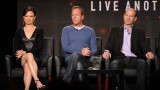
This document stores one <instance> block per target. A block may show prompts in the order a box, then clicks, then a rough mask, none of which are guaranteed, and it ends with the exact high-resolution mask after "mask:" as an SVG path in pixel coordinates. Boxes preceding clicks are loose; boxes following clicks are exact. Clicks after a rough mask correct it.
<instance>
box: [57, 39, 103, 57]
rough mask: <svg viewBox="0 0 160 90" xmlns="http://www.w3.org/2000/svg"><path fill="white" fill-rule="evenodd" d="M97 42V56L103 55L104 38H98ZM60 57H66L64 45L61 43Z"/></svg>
mask: <svg viewBox="0 0 160 90" xmlns="http://www.w3.org/2000/svg"><path fill="white" fill-rule="evenodd" d="M96 40H97V55H101V54H102V37H96ZM60 55H64V51H63V48H62V44H61V42H60Z"/></svg>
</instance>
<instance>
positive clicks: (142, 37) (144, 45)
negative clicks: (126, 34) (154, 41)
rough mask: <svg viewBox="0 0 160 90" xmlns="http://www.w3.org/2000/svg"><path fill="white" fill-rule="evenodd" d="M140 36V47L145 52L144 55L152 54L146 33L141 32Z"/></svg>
mask: <svg viewBox="0 0 160 90" xmlns="http://www.w3.org/2000/svg"><path fill="white" fill-rule="evenodd" d="M138 36H139V40H140V42H141V43H140V44H141V45H140V46H141V48H142V50H143V52H144V54H146V53H147V52H151V48H150V45H149V44H148V43H147V39H146V36H145V32H144V31H143V30H141V32H140V35H138ZM149 43H150V42H149Z"/></svg>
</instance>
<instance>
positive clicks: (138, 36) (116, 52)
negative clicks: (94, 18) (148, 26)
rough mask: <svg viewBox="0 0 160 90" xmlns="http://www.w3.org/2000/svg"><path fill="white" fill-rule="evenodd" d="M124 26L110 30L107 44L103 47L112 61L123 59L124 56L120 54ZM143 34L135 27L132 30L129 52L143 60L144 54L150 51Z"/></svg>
mask: <svg viewBox="0 0 160 90" xmlns="http://www.w3.org/2000/svg"><path fill="white" fill-rule="evenodd" d="M123 32H124V26H123V25H121V26H116V27H113V28H112V29H111V32H110V35H109V37H108V42H107V44H106V46H105V47H104V50H109V51H110V53H111V56H112V59H118V58H124V57H125V55H124V54H123V53H122V52H121V49H122V44H123V34H124V33H123ZM145 37H146V36H145V32H144V31H143V30H141V29H137V28H135V27H133V28H132V35H131V51H132V53H134V54H135V55H137V57H138V58H143V59H145V54H146V53H147V52H148V51H151V49H150V46H149V45H148V44H147V42H146V38H145Z"/></svg>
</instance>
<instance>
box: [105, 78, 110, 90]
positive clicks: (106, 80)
mask: <svg viewBox="0 0 160 90" xmlns="http://www.w3.org/2000/svg"><path fill="white" fill-rule="evenodd" d="M108 81H109V78H108V76H106V77H105V90H108V84H109V83H108Z"/></svg>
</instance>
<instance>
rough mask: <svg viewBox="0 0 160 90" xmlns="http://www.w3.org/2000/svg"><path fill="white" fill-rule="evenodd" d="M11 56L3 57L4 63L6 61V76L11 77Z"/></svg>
mask: <svg viewBox="0 0 160 90" xmlns="http://www.w3.org/2000/svg"><path fill="white" fill-rule="evenodd" d="M11 58H12V57H11V55H6V56H5V61H6V71H7V76H8V77H10V76H11V63H12V62H11Z"/></svg>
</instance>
